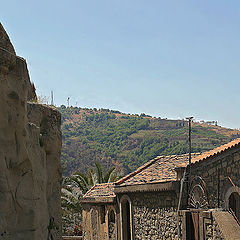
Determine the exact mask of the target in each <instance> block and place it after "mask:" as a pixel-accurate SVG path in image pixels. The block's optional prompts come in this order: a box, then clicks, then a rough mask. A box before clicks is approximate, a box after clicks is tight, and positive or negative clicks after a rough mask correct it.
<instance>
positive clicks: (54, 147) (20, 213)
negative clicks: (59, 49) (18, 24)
mask: <svg viewBox="0 0 240 240" xmlns="http://www.w3.org/2000/svg"><path fill="white" fill-rule="evenodd" d="M3 49H4V50H3ZM35 98H36V93H35V89H34V86H33V84H32V83H31V82H30V79H29V74H28V70H27V64H26V61H25V60H24V59H23V58H20V57H18V56H16V54H15V50H14V48H13V46H12V44H11V42H10V40H9V37H8V35H7V33H6V32H5V30H4V29H3V27H2V25H1V24H0V109H1V114H0V146H1V147H0V236H1V237H0V238H1V239H2V240H15V239H19V240H46V239H50V238H51V239H53V240H57V239H61V204H60V185H61V164H60V152H61V131H60V124H61V115H60V113H59V112H58V111H56V110H55V109H53V108H50V107H48V106H43V105H39V104H31V103H27V102H28V100H31V99H35Z"/></svg>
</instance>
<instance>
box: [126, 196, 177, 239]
mask: <svg viewBox="0 0 240 240" xmlns="http://www.w3.org/2000/svg"><path fill="white" fill-rule="evenodd" d="M129 196H130V198H131V200H132V207H133V225H134V228H133V229H134V237H135V239H136V240H137V239H153V240H155V239H177V212H176V206H177V198H176V194H175V193H174V192H151V193H136V194H131V195H129Z"/></svg>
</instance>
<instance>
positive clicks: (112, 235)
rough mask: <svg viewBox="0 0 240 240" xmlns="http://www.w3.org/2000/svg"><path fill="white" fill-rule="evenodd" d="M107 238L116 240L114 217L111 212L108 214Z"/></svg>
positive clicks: (113, 213)
mask: <svg viewBox="0 0 240 240" xmlns="http://www.w3.org/2000/svg"><path fill="white" fill-rule="evenodd" d="M108 237H109V240H116V217H115V212H114V211H113V210H111V211H110V212H109V214H108Z"/></svg>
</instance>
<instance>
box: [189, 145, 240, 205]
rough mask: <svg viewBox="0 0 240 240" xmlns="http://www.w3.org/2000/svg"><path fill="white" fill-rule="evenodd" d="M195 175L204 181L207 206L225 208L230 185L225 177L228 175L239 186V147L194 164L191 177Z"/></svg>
mask: <svg viewBox="0 0 240 240" xmlns="http://www.w3.org/2000/svg"><path fill="white" fill-rule="evenodd" d="M195 176H201V177H202V178H203V180H204V182H205V183H206V189H207V196H208V201H209V208H217V207H221V208H226V206H227V202H226V200H227V199H226V194H227V192H228V190H229V189H230V188H231V187H232V184H231V183H230V181H229V180H228V178H227V177H230V178H231V179H232V180H233V182H234V183H235V184H236V185H237V186H240V177H239V176H240V149H239V147H238V148H235V149H231V150H227V151H225V152H224V153H222V154H221V155H219V156H216V157H212V158H210V159H208V160H205V161H201V162H199V163H196V164H194V165H193V166H192V178H193V177H195ZM218 199H219V200H218ZM218 202H219V206H218Z"/></svg>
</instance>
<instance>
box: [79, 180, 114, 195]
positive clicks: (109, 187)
mask: <svg viewBox="0 0 240 240" xmlns="http://www.w3.org/2000/svg"><path fill="white" fill-rule="evenodd" d="M113 185H114V183H102V184H96V185H95V186H94V187H92V188H91V189H90V190H89V191H88V192H87V193H86V194H85V195H84V196H83V198H95V197H105V198H107V197H115V196H116V195H115V193H114V192H113Z"/></svg>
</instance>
